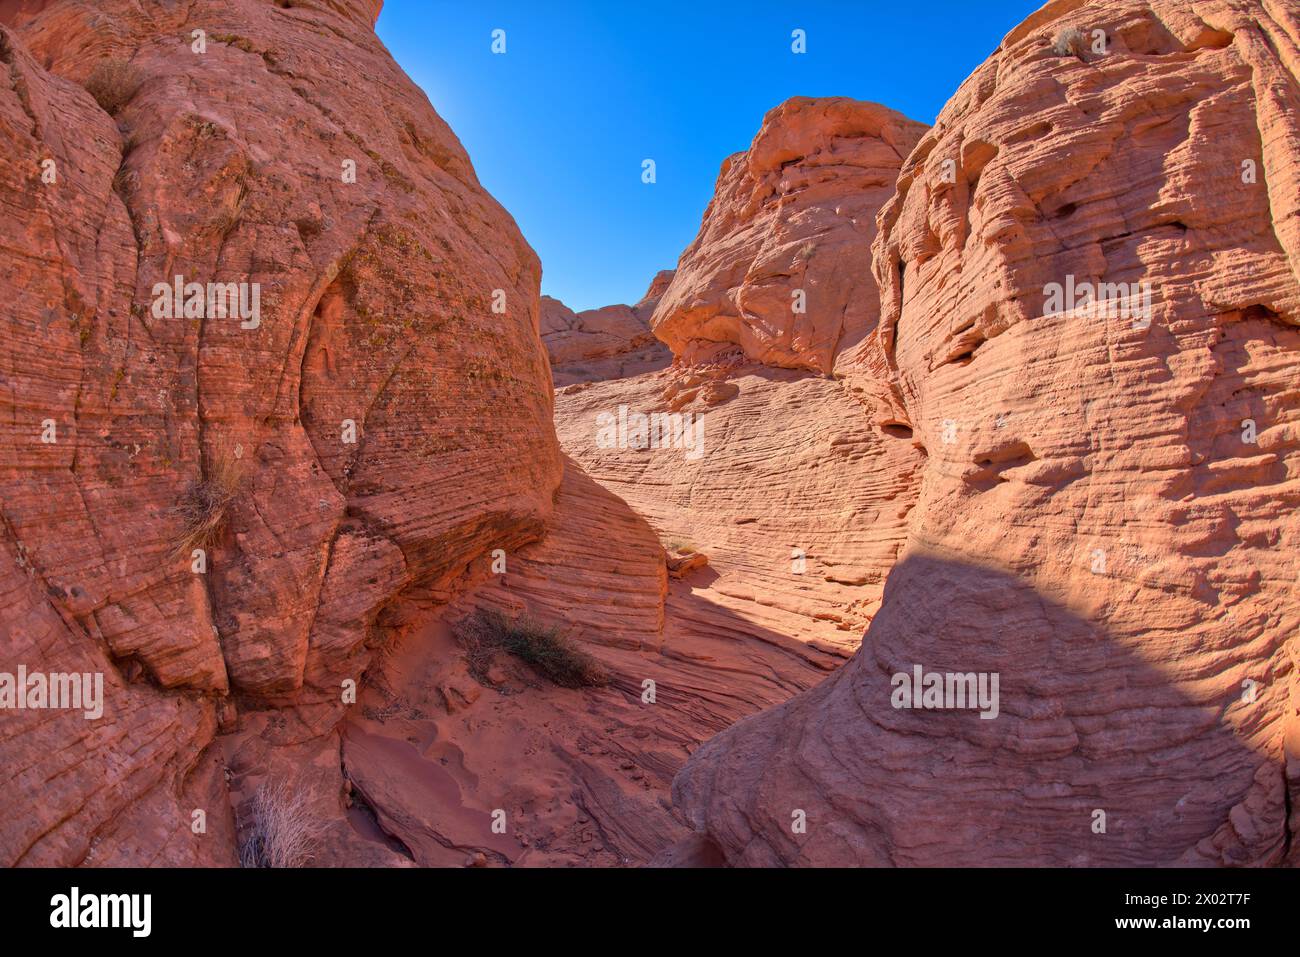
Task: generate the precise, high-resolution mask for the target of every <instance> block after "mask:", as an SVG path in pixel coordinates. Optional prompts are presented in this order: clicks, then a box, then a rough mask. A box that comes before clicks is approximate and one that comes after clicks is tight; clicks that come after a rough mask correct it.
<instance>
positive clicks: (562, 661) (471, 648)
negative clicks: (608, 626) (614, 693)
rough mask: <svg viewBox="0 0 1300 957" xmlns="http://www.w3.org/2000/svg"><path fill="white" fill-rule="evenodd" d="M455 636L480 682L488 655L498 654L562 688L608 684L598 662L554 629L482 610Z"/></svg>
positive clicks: (522, 618) (487, 664)
mask: <svg viewBox="0 0 1300 957" xmlns="http://www.w3.org/2000/svg"><path fill="white" fill-rule="evenodd" d="M459 636H460V639H461V642H462V643H463V644H464V646H465V651H466V657H467V659H468V660H469V668H470V673H471V674H473V675H474V676H475V677H476V678H479V679H480V680H481V679H482V678H483V676H484V675H485V674H486V673H487V669H488V666H489V665H490V664H491V661H492V655H493V654H494V653H495V652H496V651H498V650H500V651H506V652H509V653H510V654H512V655H514V656H515V657H516V658H519V659H521V660H523V661H525V662H527V663H528V664H529V665H531V666H532V667H533V669H534V670H536V671H538V672H540V673H541V674H542V675H544V676H545V677H547V678H548V679H550V680H551V681H552V682H554V683H555V684H557V685H559V686H560V687H562V688H593V687H599V686H601V685H606V684H609V673H608V672H607V671H606V670H605V668H604V667H603V666H602V665H601V663H600V662H599V661H597V660H596V659H595V658H593V657H592V656H591V655H589V654H587V652H585V651H583V650H582V649H581V648H579V647H578V646H577V645H576V644H575V643H574V642H573V641H572V639H570V638H568V637H566V636H565V635H563V634H561V633H560V630H559V629H558V628H552V627H546V626H544V625H542V624H540V623H538V622H536V621H533V620H532V619H531V618H528V617H526V616H522V615H521V616H520V617H518V618H515V619H513V620H512V619H510V618H507V617H506V616H505V615H503V614H502V613H501V612H499V611H495V610H482V611H479V612H477V613H476V614H474V615H473V616H471V617H470V618H468V619H466V621H465V622H464V623H463V624H462V625H461V626H460V629H459Z"/></svg>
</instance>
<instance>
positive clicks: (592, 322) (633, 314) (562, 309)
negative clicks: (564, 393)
mask: <svg viewBox="0 0 1300 957" xmlns="http://www.w3.org/2000/svg"><path fill="white" fill-rule="evenodd" d="M672 278H673V271H672V270H671V269H665V270H663V271H662V272H659V273H658V274H656V275H655V278H654V280H653V281H652V282H651V283H650V288H649V289H648V290H647V291H646V294H645V297H644V298H643V299H642V300H641V301H640V302H638V303H637V304H636V305H635V306H621V305H620V306H603V307H601V308H600V309H588V310H586V311H585V312H579V313H575V312H574V311H573V310H572V309H570V308H569V307H568V306H566V305H565V304H564V303H562V302H560V300H558V299H552V298H551V297H550V296H543V297H542V343H543V344H544V345H545V346H546V351H547V354H548V355H549V356H550V358H551V374H552V375H553V377H554V379H555V385H556V387H557V388H560V387H563V386H568V385H573V384H575V383H580V382H592V381H596V380H604V379H621V378H624V377H625V376H631V375H640V374H641V373H643V372H652V371H654V370H656V369H662V368H663V367H664V366H666V365H668V363H669V362H671V361H672V354H671V353H670V352H669V350H668V348H667V347H666V346H665V345H664V344H663V343H662V342H660V341H659V340H658V339H657V338H655V334H654V333H653V332H651V331H650V317H651V316H653V315H654V311H655V307H656V306H657V305H658V304H659V298H660V297H661V296H662V295H663V292H664V290H665V289H666V288H667V287H668V284H669V283H670V282H671V281H672Z"/></svg>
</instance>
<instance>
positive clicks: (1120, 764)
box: [658, 0, 1300, 866]
mask: <svg viewBox="0 0 1300 957" xmlns="http://www.w3.org/2000/svg"><path fill="white" fill-rule="evenodd" d="M1072 31H1077V33H1075V32H1072ZM1077 35H1081V36H1082V37H1084V38H1085V40H1086V42H1085V43H1083V44H1082V45H1081V44H1079V43H1074V42H1068V43H1061V42H1058V41H1060V40H1061V38H1062V37H1067V38H1068V37H1074V36H1077ZM1297 38H1300V14H1298V13H1297V10H1296V7H1295V5H1294V4H1286V3H1275V2H1264V3H1247V2H1240V0H1207V2H1203V3H1196V4H1194V5H1189V4H1185V3H1177V2H1172V0H1170V2H1164V0H1156V2H1153V3H1150V4H1148V3H1137V2H1094V3H1085V2H1080V0H1057V2H1053V3H1049V4H1048V5H1047V6H1046V7H1044V8H1043V9H1042V10H1040V11H1039V12H1038V13H1036V14H1034V15H1033V16H1032V17H1030V18H1029V19H1028V20H1027V21H1026V22H1025V23H1024V24H1022V25H1021V26H1020V27H1018V28H1017V29H1015V30H1014V31H1012V32H1011V33H1010V34H1009V35H1008V36H1007V38H1006V39H1005V40H1004V42H1003V43H1002V45H1001V46H1000V48H999V49H998V50H997V51H996V52H995V53H994V55H993V56H992V58H991V59H990V60H989V61H988V62H987V63H985V64H984V65H983V66H982V67H980V68H979V69H978V70H977V71H976V72H975V73H974V74H973V75H972V76H971V77H970V79H969V80H967V81H966V83H965V84H964V85H963V86H962V87H961V89H960V90H958V91H957V93H956V95H955V96H954V97H953V99H952V100H951V102H950V103H949V104H948V105H947V107H945V109H944V110H943V112H942V113H941V114H940V116H939V118H938V120H937V122H936V125H935V127H934V129H933V130H932V131H931V132H930V133H928V134H926V135H925V137H924V138H923V139H922V140H921V142H920V143H919V145H918V146H917V147H916V149H915V150H914V151H913V152H912V154H911V156H910V157H909V158H908V159H907V162H906V163H905V164H904V166H903V169H902V172H901V176H900V178H899V182H898V191H897V195H896V197H895V198H894V199H892V200H891V201H890V202H888V203H887V204H886V205H885V207H884V210H883V211H882V213H881V216H880V234H879V236H878V237H877V238H876V241H875V246H874V260H873V262H874V273H875V276H876V278H877V280H878V282H879V284H880V288H881V290H882V299H883V301H882V307H881V323H880V327H879V330H878V332H877V333H876V334H875V335H874V336H873V337H872V341H870V342H868V343H867V344H866V347H865V348H864V349H862V350H861V352H860V353H859V354H857V355H855V356H854V359H855V367H856V371H855V374H854V376H852V377H851V379H850V381H855V380H856V379H857V378H858V377H859V376H861V377H862V378H864V379H871V378H874V380H875V381H877V382H878V383H881V384H883V386H884V393H883V394H884V398H885V400H886V401H888V402H889V403H892V406H893V408H892V411H890V413H889V415H890V416H891V417H892V419H893V422H894V423H895V424H894V426H893V428H895V429H897V430H899V431H905V432H906V433H907V434H910V435H912V436H913V438H914V440H915V441H916V442H917V443H918V445H919V446H921V447H922V448H923V449H924V455H925V459H924V466H923V468H922V469H921V470H920V471H919V473H918V475H917V494H918V495H919V497H918V499H917V503H916V506H915V508H913V509H912V511H911V513H910V515H909V516H908V520H907V536H906V544H905V546H904V548H903V551H902V553H901V555H900V559H899V562H898V564H897V566H896V567H895V568H894V569H893V570H892V572H891V573H890V576H889V580H888V583H887V585H886V588H885V593H884V600H883V603H882V605H881V607H880V610H879V612H878V613H877V614H876V616H875V618H874V620H873V621H872V623H871V627H870V629H869V630H868V632H867V634H866V636H865V639H864V641H863V644H862V647H861V650H860V651H859V652H858V654H857V655H856V656H855V657H854V658H853V660H852V661H851V662H850V663H849V664H848V665H846V666H845V667H844V668H842V669H841V670H839V671H838V672H836V673H835V674H834V675H833V676H832V677H831V678H829V679H828V680H827V681H826V682H824V683H823V684H822V685H820V686H819V687H817V688H815V689H813V690H812V691H809V692H807V693H805V694H802V695H800V696H798V697H796V698H794V699H793V700H791V701H790V702H789V703H788V704H785V705H783V706H781V707H779V708H776V709H774V710H773V711H770V712H767V713H764V714H762V715H759V716H757V717H755V718H751V719H748V720H746V721H743V722H741V723H740V724H738V725H737V726H735V727H734V728H731V729H729V730H728V731H726V732H724V733H723V734H721V735H719V736H717V737H716V738H714V739H713V740H711V741H710V742H708V743H707V744H706V745H705V746H704V747H702V748H701V749H699V750H698V751H697V752H696V753H695V754H694V755H693V757H692V759H691V761H690V762H689V763H688V765H687V767H686V769H685V770H684V771H683V772H682V773H681V774H680V775H679V776H678V777H677V779H676V781H675V784H674V794H675V798H676V801H677V804H678V806H679V807H681V808H682V809H683V810H684V811H685V812H686V814H687V815H688V816H689V818H690V819H691V821H692V823H693V825H694V826H695V827H696V828H697V829H698V830H699V831H701V832H703V834H704V837H702V838H699V839H697V840H702V841H704V842H705V843H706V844H707V845H708V846H709V847H711V848H714V849H716V851H717V852H718V853H720V854H721V855H722V856H723V857H724V858H725V859H726V860H727V861H728V862H729V863H731V864H753V865H772V864H833V865H863V864H870V865H886V864H898V865H931V866H933V865H981V866H987V865H1011V864H1018V865H1047V864H1051V865H1058V866H1060V865H1130V866H1150V865H1166V864H1179V863H1181V864H1235V865H1250V864H1269V863H1278V862H1280V861H1281V860H1282V859H1283V856H1284V855H1285V854H1286V853H1287V848H1288V847H1289V848H1291V852H1290V854H1291V859H1292V861H1293V862H1294V859H1295V848H1296V846H1297V843H1296V841H1295V834H1296V832H1297V824H1300V816H1298V815H1297V812H1296V811H1295V808H1297V807H1300V801H1297V798H1298V797H1300V719H1298V718H1297V691H1296V662H1297V655H1298V648H1300V646H1298V645H1297V638H1296V634H1297V628H1300V602H1297V600H1296V573H1297V567H1296V561H1295V554H1296V547H1297V543H1298V542H1300V519H1297V517H1296V516H1297V507H1298V506H1300V478H1298V477H1300V402H1297V400H1296V396H1297V395H1300V362H1297V357H1298V356H1300V330H1298V329H1297V328H1296V327H1297V325H1300V284H1298V283H1297V274H1298V272H1300V83H1298V82H1297V72H1298V69H1300V48H1298V47H1297ZM754 245H757V243H755V244H754ZM688 258H689V257H688ZM814 262H815V260H814ZM844 268H848V267H847V265H845V267H844ZM787 271H788V270H787ZM690 275H691V269H690V268H689V263H684V264H683V267H682V268H681V269H680V270H679V273H678V279H677V282H678V283H681V284H682V285H683V287H684V290H689V289H691V288H692V286H693V285H694V284H693V283H692V282H691V280H690ZM1121 284H1122V285H1121ZM1130 284H1132V285H1130ZM675 285H676V283H675ZM723 285H726V284H725V283H724V284H723ZM1085 288H1086V289H1087V291H1086V292H1085V291H1084V290H1085ZM705 298H707V297H705ZM1098 299H1101V300H1106V302H1105V304H1104V305H1103V306H1101V307H1098V306H1097V305H1096V302H1097V300H1098ZM679 300H689V293H687V292H685V291H684V292H683V294H682V295H681V296H680V297H679V296H676V295H674V294H673V291H672V290H670V294H669V295H668V296H666V297H665V301H664V304H663V305H661V312H660V316H661V317H671V316H674V315H678V316H686V315H689V313H688V312H687V311H685V310H677V308H676V306H675V305H674V303H675V302H677V301H679ZM679 321H682V323H683V324H682V329H681V331H680V332H677V333H674V332H673V331H672V329H671V327H670V324H669V323H665V322H662V321H660V322H659V323H658V329H659V333H660V335H662V336H664V337H665V338H666V339H668V341H670V342H671V343H673V344H674V346H675V347H677V348H681V347H683V346H684V345H685V344H687V343H688V342H689V341H690V340H692V338H693V337H694V336H696V333H697V332H698V330H700V329H701V328H703V327H702V325H701V324H700V323H694V324H691V323H686V322H685V321H684V320H679ZM732 328H734V323H733V324H732ZM714 338H724V337H723V336H720V335H719V336H714ZM742 338H744V337H742ZM745 341H757V340H752V339H746V340H745ZM777 341H778V342H780V341H783V340H777ZM828 341H829V340H828ZM753 348H756V349H757V352H758V353H760V354H761V353H764V352H771V351H773V348H774V347H772V346H769V345H768V344H767V342H766V341H762V342H758V344H757V345H756V346H754V347H753ZM784 351H785V352H786V353H788V352H789V351H790V350H789V349H786V350H784ZM918 671H920V672H921V675H922V682H921V683H922V685H923V686H924V687H925V688H932V687H933V680H932V679H931V677H930V676H931V675H934V674H938V675H939V676H940V678H939V681H940V687H939V689H938V691H937V694H935V695H934V696H933V697H932V696H931V694H930V692H929V691H926V693H925V695H924V696H923V695H922V693H921V692H922V688H915V689H913V688H912V686H913V684H914V679H915V675H916V674H917V672H918ZM945 676H947V677H945ZM966 676H969V683H968V680H967V677H966ZM953 678H956V681H954V680H953ZM993 678H997V679H998V680H999V686H998V688H997V692H998V693H997V696H996V700H995V701H992V702H990V703H989V704H988V706H985V705H982V704H977V703H976V702H975V701H974V700H971V699H973V698H974V697H975V694H974V692H975V690H976V688H977V687H984V688H985V690H986V691H987V690H990V689H989V688H988V682H990V681H991V680H992V679H993ZM979 682H985V684H984V685H980V684H979ZM959 684H960V686H961V688H969V690H970V692H971V694H970V696H969V697H967V696H966V695H961V696H959V695H958V693H957V692H958V690H959V688H958V685H959ZM982 712H985V713H982ZM994 714H996V717H994ZM1288 809H1290V811H1288ZM1288 813H1289V814H1290V820H1288ZM796 824H802V826H794V825H796Z"/></svg>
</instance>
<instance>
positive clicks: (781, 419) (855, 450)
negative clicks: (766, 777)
mask: <svg viewBox="0 0 1300 957" xmlns="http://www.w3.org/2000/svg"><path fill="white" fill-rule="evenodd" d="M866 398H867V397H865V396H864V395H863V394H862V393H860V392H858V391H855V387H853V386H851V385H850V384H849V383H847V382H841V381H837V380H835V379H828V378H825V377H823V376H816V375H812V374H809V373H801V372H797V371H794V370H783V369H771V368H767V367H764V366H761V365H757V364H755V363H740V364H736V365H716V366H695V367H692V368H689V369H681V370H678V369H673V370H666V371H663V372H659V373H655V374H651V375H643V376H637V377H635V378H631V379H623V380H619V381H614V382H598V383H593V384H591V385H590V386H589V387H587V388H584V389H581V390H563V391H562V393H561V394H560V395H558V396H557V397H556V428H557V430H558V432H559V435H560V441H561V443H562V444H563V446H564V449H565V451H566V452H567V453H568V454H569V455H571V456H573V458H574V459H575V460H576V461H577V462H579V463H581V465H582V468H583V469H584V470H585V471H586V473H587V474H588V475H589V476H591V477H592V478H593V479H595V480H596V481H598V482H599V483H600V484H601V485H603V486H604V487H605V488H607V489H609V490H610V491H612V492H614V493H615V494H617V495H618V496H619V497H621V498H622V499H624V500H625V501H626V502H627V503H628V504H629V505H631V506H632V507H633V508H634V509H635V510H636V511H637V512H638V513H640V514H641V515H643V516H645V518H646V520H647V521H648V522H649V523H650V524H651V525H652V526H654V528H655V529H656V531H657V532H658V533H659V535H660V537H661V539H662V540H663V542H664V543H665V545H666V546H667V547H668V548H669V550H670V552H671V553H673V554H672V555H670V572H672V559H673V558H676V559H677V560H678V562H679V563H681V564H682V565H685V564H686V561H685V559H686V556H687V555H688V554H691V553H694V554H697V555H700V556H705V557H706V558H707V567H699V566H700V564H701V563H700V562H699V561H698V560H696V561H695V562H693V563H692V564H693V565H694V566H695V570H689V569H688V571H687V572H686V573H685V574H683V575H682V577H683V579H684V580H685V581H687V582H689V583H691V585H692V586H693V587H694V589H695V591H696V593H697V594H699V595H700V596H701V597H702V598H707V600H708V603H709V604H711V605H715V606H718V607H722V608H726V609H728V613H729V614H730V615H731V616H732V617H734V618H736V619H739V620H749V621H753V622H755V623H759V624H761V625H762V626H763V627H764V628H766V629H768V630H771V631H775V632H779V633H781V634H785V635H788V636H790V637H792V638H797V639H798V640H800V641H805V642H810V643H812V644H814V645H815V646H817V647H821V648H825V649H828V650H829V649H833V650H835V651H837V652H838V653H840V654H844V655H847V654H851V653H852V652H853V651H855V650H856V649H857V645H858V642H859V640H860V639H861V635H862V631H863V629H864V628H865V627H866V625H867V623H868V622H869V621H870V620H871V616H872V615H873V614H874V613H875V611H876V608H877V607H878V606H879V603H880V597H881V593H882V591H883V589H884V583H885V577H886V576H887V575H888V574H889V570H890V568H892V567H893V565H894V562H895V560H896V558H897V555H898V550H899V549H900V548H901V547H902V544H903V541H904V538H905V537H906V525H905V521H906V517H907V514H908V510H909V509H910V507H911V505H912V503H913V502H914V501H915V492H914V489H915V480H916V476H917V471H918V469H919V468H920V465H921V463H922V461H923V455H922V453H921V452H920V451H918V450H917V449H916V448H915V446H914V445H913V443H912V441H911V440H910V439H908V438H906V437H904V436H901V435H897V434H890V433H886V432H883V431H881V430H880V429H879V428H877V427H876V426H875V425H874V424H873V419H872V409H873V407H872V406H871V405H870V404H868V403H867V402H866ZM620 409H624V410H626V415H628V416H631V415H636V414H638V413H640V414H644V415H656V414H657V415H660V416H663V415H674V414H675V415H678V416H682V417H683V418H682V419H681V421H682V422H683V423H684V424H687V423H689V426H690V429H691V433H690V434H691V435H692V436H693V437H694V436H696V435H697V434H698V437H699V439H700V442H699V445H698V448H699V450H700V451H699V452H698V454H697V453H696V451H695V449H693V448H681V447H677V448H670V447H664V446H663V445H661V447H658V448H649V449H638V448H635V447H633V446H632V445H631V443H628V444H627V446H626V447H621V448H620V447H617V446H614V447H610V444H609V443H608V442H606V441H603V440H602V437H601V434H600V428H599V423H600V422H602V421H616V420H617V418H618V416H619V410H620ZM602 416H605V417H607V418H605V419H602V418H601V417H602ZM687 416H689V417H690V418H689V419H687V418H685V417H687ZM696 429H698V430H699V431H698V433H697V432H696V431H695V430H696Z"/></svg>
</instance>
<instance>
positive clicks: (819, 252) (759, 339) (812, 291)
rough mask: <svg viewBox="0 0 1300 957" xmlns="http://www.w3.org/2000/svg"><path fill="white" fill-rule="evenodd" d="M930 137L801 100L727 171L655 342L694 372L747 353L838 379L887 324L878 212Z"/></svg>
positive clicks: (849, 108) (857, 110)
mask: <svg viewBox="0 0 1300 957" xmlns="http://www.w3.org/2000/svg"><path fill="white" fill-rule="evenodd" d="M923 132H925V126H924V125H923V124H921V123H916V122H913V121H912V120H909V119H907V118H906V117H904V116H902V115H901V114H899V113H896V112H894V111H893V110H890V109H887V108H885V107H883V106H878V105H877V104H874V103H862V102H859V101H857V100H850V99H846V98H843V97H830V98H821V99H809V98H807V97H795V98H794V99H791V100H788V101H786V102H785V103H783V104H781V105H780V106H779V107H777V108H776V109H774V110H772V111H771V112H770V113H768V114H767V116H766V117H765V118H764V120H763V126H762V128H761V129H760V130H759V132H758V135H757V136H755V137H754V142H753V145H751V146H750V148H749V151H748V152H746V153H739V154H737V155H735V156H732V157H730V158H729V159H727V161H726V162H725V163H723V164H722V172H721V173H719V175H718V185H717V188H716V190H715V193H714V197H713V201H712V202H711V203H710V204H709V208H708V210H707V211H706V212H705V214H704V222H703V224H702V225H701V227H700V233H699V235H698V236H697V237H696V238H695V241H694V242H693V243H692V244H691V245H690V246H689V247H688V248H687V249H686V251H685V252H684V253H682V258H681V261H680V262H679V263H678V265H677V273H676V275H675V276H674V278H673V281H672V283H671V284H670V285H669V286H668V288H667V290H666V291H665V292H664V294H663V298H662V300H661V301H660V303H659V306H658V308H657V309H656V310H655V314H654V319H653V325H654V330H655V334H656V335H657V336H658V337H659V338H660V339H662V340H663V341H664V342H666V343H668V345H669V346H670V347H671V348H672V350H673V352H674V354H676V355H677V356H679V357H681V358H682V359H684V360H686V361H688V362H700V361H705V360H708V359H710V358H713V357H715V356H717V355H718V354H720V353H723V352H726V351H728V350H729V349H732V348H734V347H736V346H739V347H740V349H741V350H742V351H743V352H744V354H745V355H746V356H747V357H749V358H751V359H754V360H757V361H759V362H764V363H767V364H769V365H776V366H785V367H788V368H796V369H811V370H813V371H817V372H824V373H828V372H830V371H831V368H832V365H833V363H834V359H835V356H836V354H837V353H838V352H839V351H841V350H844V349H847V348H849V347H850V346H852V345H854V344H856V343H858V342H859V341H861V339H862V338H863V337H864V336H865V335H866V334H867V333H868V332H870V331H871V330H872V329H873V328H874V327H875V324H876V320H877V304H878V301H879V295H878V292H877V290H876V284H875V281H874V280H873V279H872V277H871V274H870V272H869V270H868V269H867V268H866V267H867V263H868V262H869V261H870V256H871V241H872V239H873V238H874V237H875V234H876V222H875V220H876V212H877V210H879V209H880V207H881V205H882V204H884V202H885V201H886V200H887V199H889V197H890V196H892V195H893V192H894V181H895V180H896V179H897V177H898V170H899V167H900V166H901V165H902V163H903V159H904V158H905V157H906V156H907V154H908V153H909V152H911V149H912V147H913V146H915V145H916V141H917V140H918V139H920V137H921V134H922V133H923Z"/></svg>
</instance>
